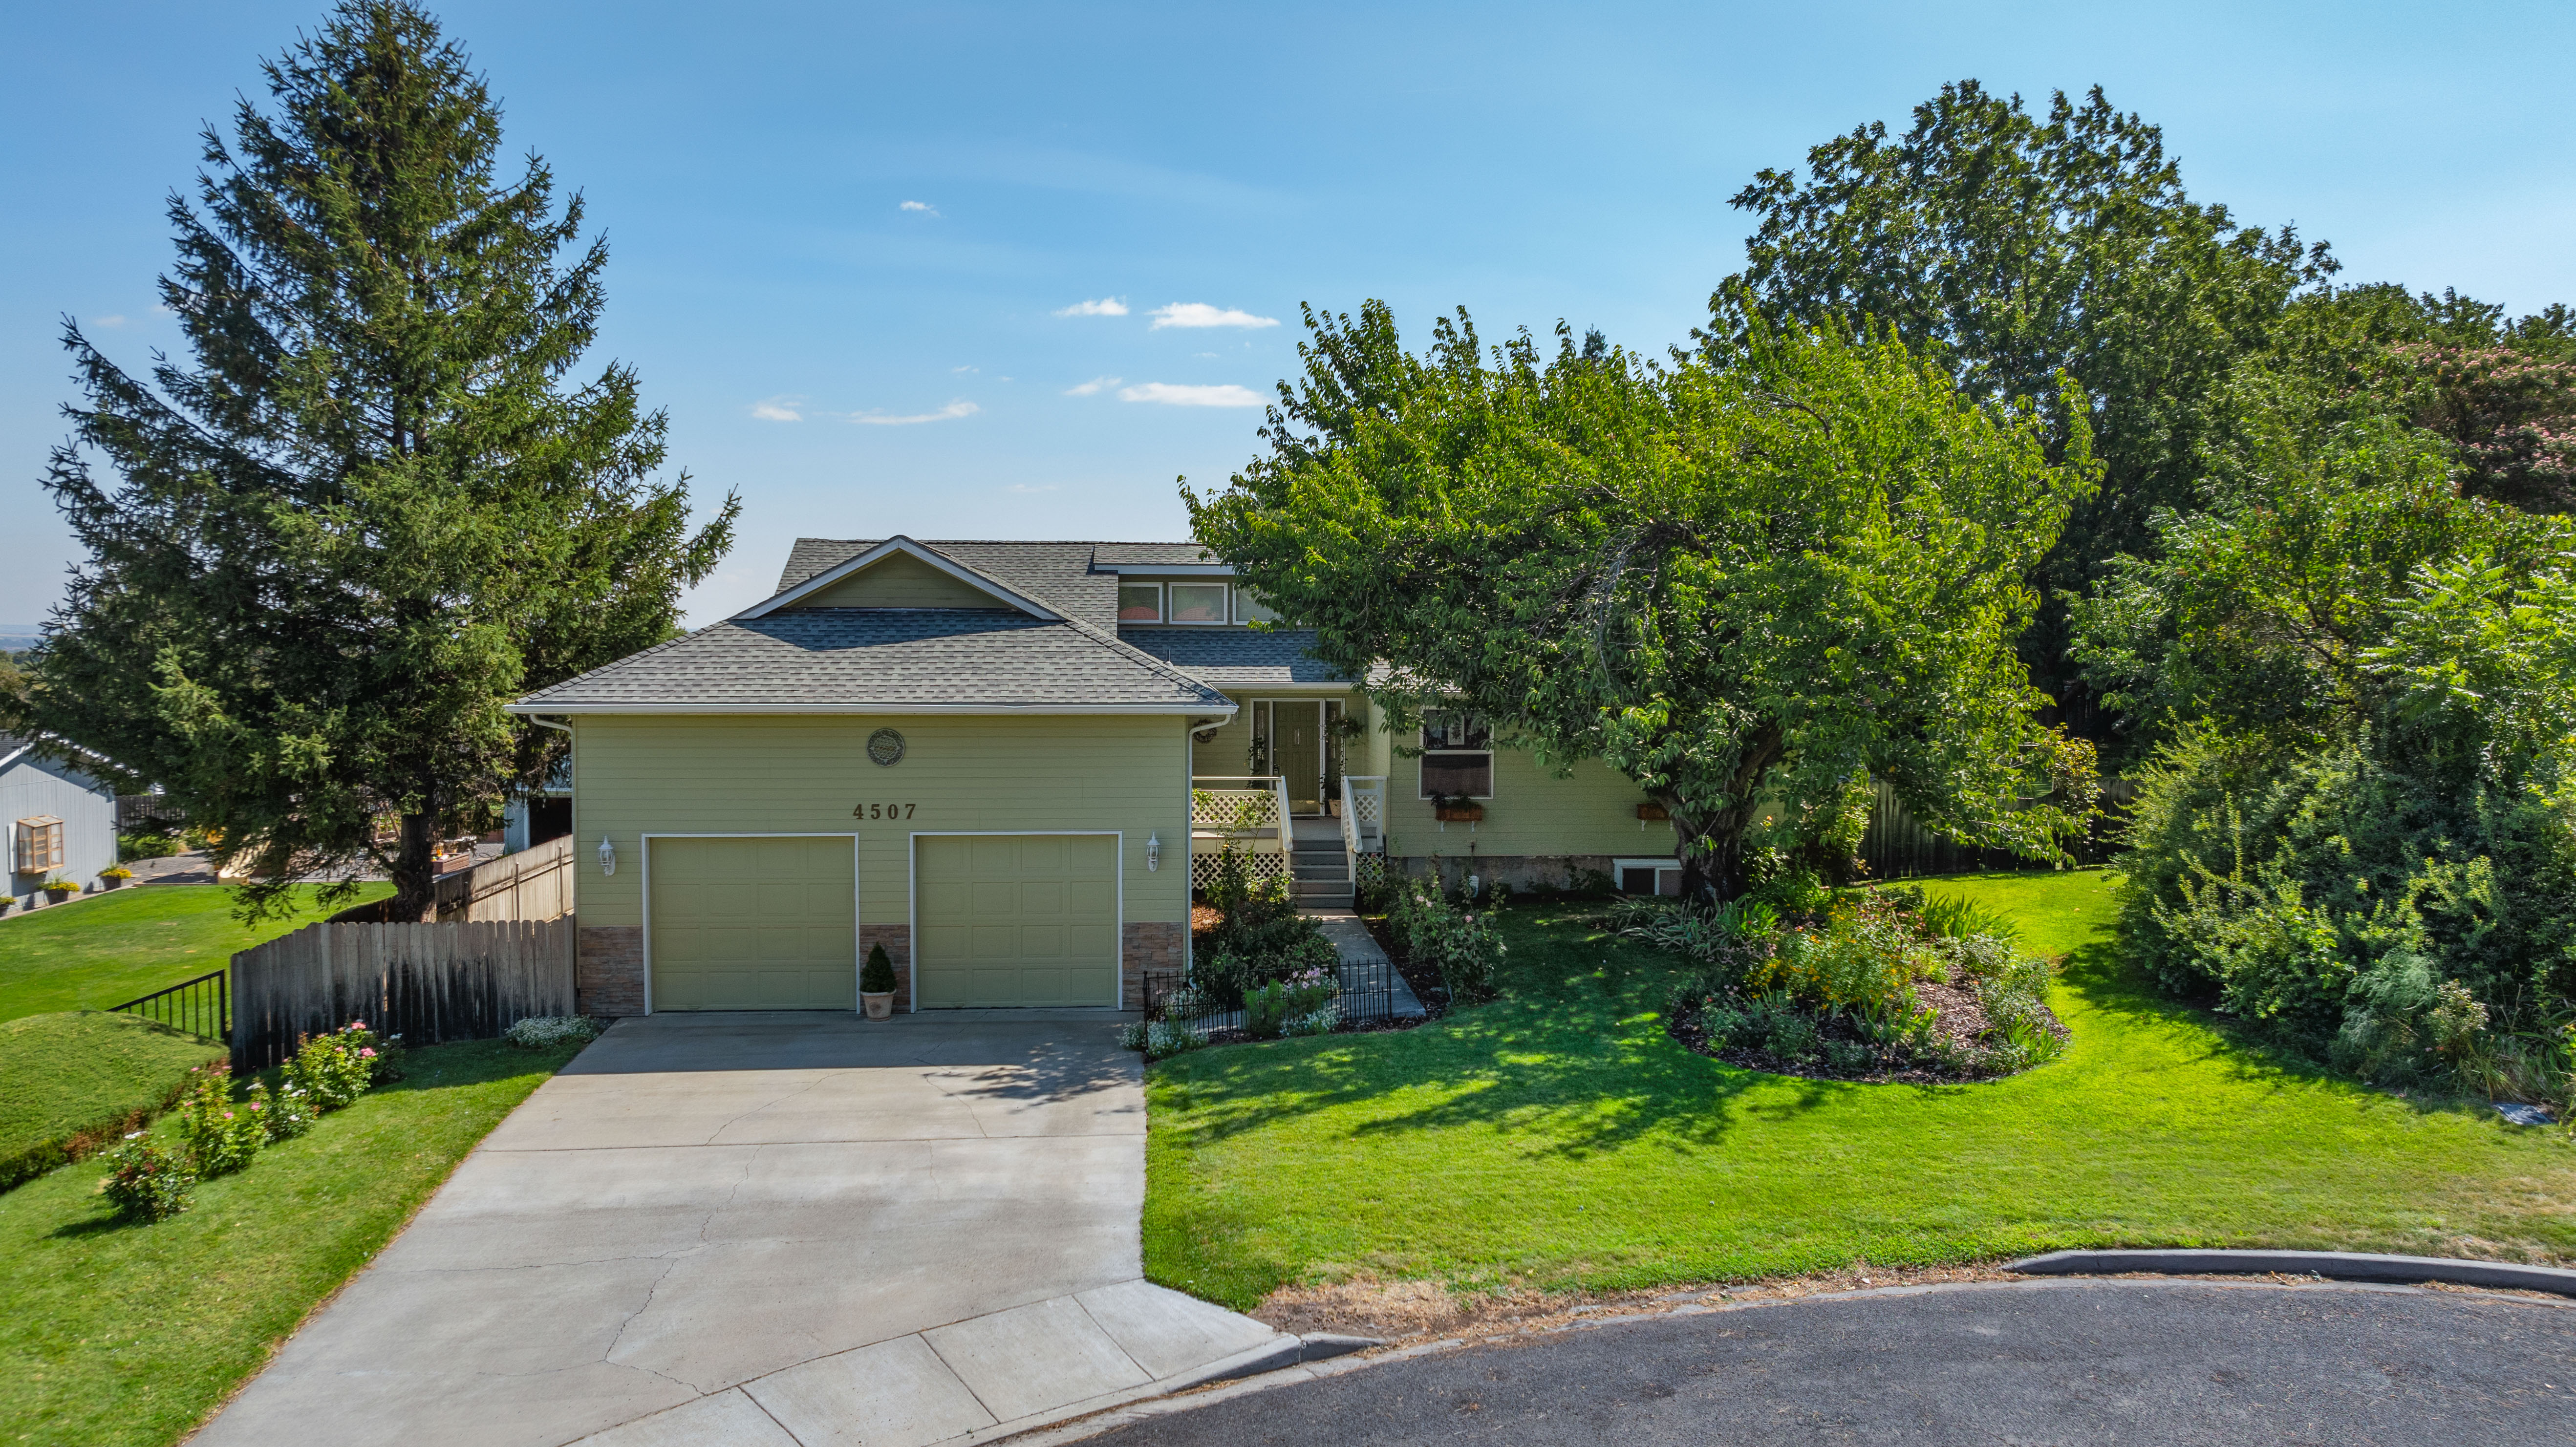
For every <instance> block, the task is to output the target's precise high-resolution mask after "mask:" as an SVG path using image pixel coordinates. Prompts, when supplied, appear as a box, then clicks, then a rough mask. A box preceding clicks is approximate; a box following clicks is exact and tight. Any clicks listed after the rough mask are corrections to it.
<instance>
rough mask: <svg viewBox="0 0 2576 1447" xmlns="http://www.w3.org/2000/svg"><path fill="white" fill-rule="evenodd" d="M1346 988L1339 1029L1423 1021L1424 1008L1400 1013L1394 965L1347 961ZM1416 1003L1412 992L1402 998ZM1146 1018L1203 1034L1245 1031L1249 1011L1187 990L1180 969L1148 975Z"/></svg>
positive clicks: (1338, 1005) (1341, 973)
mask: <svg viewBox="0 0 2576 1447" xmlns="http://www.w3.org/2000/svg"><path fill="white" fill-rule="evenodd" d="M1334 973H1335V975H1336V976H1337V977H1338V980H1339V983H1340V985H1341V990H1340V992H1339V993H1337V994H1336V995H1335V996H1334V997H1333V1010H1334V1014H1335V1028H1336V1029H1341V1030H1364V1029H1369V1028H1371V1027H1374V1026H1381V1025H1385V1024H1388V1023H1391V1022H1393V1021H1397V1020H1411V1019H1420V1018H1421V1012H1420V1010H1419V1009H1412V1010H1400V1009H1399V1008H1398V995H1397V991H1396V981H1397V979H1398V976H1397V975H1396V972H1395V965H1394V963H1393V962H1392V961H1389V960H1385V959H1378V960H1367V961H1361V960H1344V961H1343V962H1342V963H1341V966H1340V968H1339V969H1337V970H1336V971H1335V972H1334ZM1402 998H1403V1001H1404V1003H1405V1004H1408V1005H1409V1004H1411V1003H1412V996H1411V993H1410V992H1409V991H1408V992H1406V993H1405V994H1404V996H1403V997H1402ZM1145 1018H1146V1019H1148V1020H1175V1021H1178V1022H1180V1023H1182V1024H1185V1025H1187V1026H1189V1027H1190V1028H1191V1029H1193V1030H1196V1031H1198V1032H1199V1033H1201V1034H1203V1035H1206V1034H1216V1033H1218V1032H1220V1031H1229V1030H1240V1029H1242V1028H1243V1011H1242V1009H1241V1008H1240V1007H1228V1006H1226V1005H1224V1004H1222V1003H1220V1002H1219V1001H1217V1000H1216V999H1215V998H1213V997H1211V996H1208V995H1204V994H1200V993H1198V992H1197V991H1193V990H1189V989H1187V988H1185V982H1184V980H1183V978H1182V976H1181V973H1180V972H1179V971H1178V970H1157V971H1151V972H1149V973H1147V974H1146V976H1145Z"/></svg>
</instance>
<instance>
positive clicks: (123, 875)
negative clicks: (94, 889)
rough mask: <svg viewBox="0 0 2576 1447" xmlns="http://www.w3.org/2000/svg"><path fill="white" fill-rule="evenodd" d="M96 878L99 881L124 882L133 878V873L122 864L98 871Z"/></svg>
mask: <svg viewBox="0 0 2576 1447" xmlns="http://www.w3.org/2000/svg"><path fill="white" fill-rule="evenodd" d="M98 877H99V878H101V879H116V880H126V879H132V878H133V877H134V871H133V870H131V869H128V868H126V867H125V866H124V865H122V864H111V865H109V866H108V867H106V868H105V869H102V870H100V871H99V872H98Z"/></svg>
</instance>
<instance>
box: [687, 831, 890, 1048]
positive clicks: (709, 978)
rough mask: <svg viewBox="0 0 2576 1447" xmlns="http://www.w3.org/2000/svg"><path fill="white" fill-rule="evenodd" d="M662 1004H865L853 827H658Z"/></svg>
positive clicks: (801, 1007)
mask: <svg viewBox="0 0 2576 1447" xmlns="http://www.w3.org/2000/svg"><path fill="white" fill-rule="evenodd" d="M647 847H648V849H649V850H650V852H651V860H650V863H651V870H650V872H651V875H652V890H651V893H652V899H651V902H650V903H651V908H652V931H651V946H650V948H651V954H652V960H651V965H652V971H653V1008H655V1009H656V1010H850V1009H856V1008H857V1006H858V982H857V964H858V953H857V952H858V923H857V904H856V883H857V872H856V865H855V864H854V863H853V861H852V859H851V849H850V841H849V839H848V838H847V837H839V838H833V837H822V838H783V839H762V838H712V839H694V838H690V839H655V840H653V841H652V842H651V843H650V844H649V845H648V846H647Z"/></svg>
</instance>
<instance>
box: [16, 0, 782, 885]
mask: <svg viewBox="0 0 2576 1447" xmlns="http://www.w3.org/2000/svg"><path fill="white" fill-rule="evenodd" d="M264 69H265V74H266V77H267V81H268V89H269V92H270V97H271V100H272V101H273V105H272V107H271V109H270V110H269V111H266V112H263V111H262V110H261V109H259V108H258V107H257V106H256V105H254V104H253V103H252V102H250V101H247V100H245V101H243V102H242V103H241V105H240V107H239V109H238V113H237V115H236V117H235V121H234V126H233V138H232V140H231V141H230V142H229V143H227V142H226V140H225V139H224V138H223V137H222V136H221V135H219V134H218V132H217V131H216V130H215V129H214V128H212V127H209V128H208V129H207V131H206V133H205V160H206V166H207V169H206V170H205V171H204V172H202V173H200V175H199V178H198V181H199V185H198V205H196V206H192V205H190V204H189V203H188V202H187V201H186V200H184V199H182V198H180V197H178V196H175V195H174V196H173V197H172V198H171V201H170V218H171V221H172V224H173V225H174V227H175V228H176V233H177V236H176V241H177V249H178V261H177V265H176V266H175V268H174V269H173V271H172V272H171V273H170V274H169V275H167V276H165V277H164V278H163V279H162V281H161V296H162V300H163V304H164V305H165V306H166V307H167V308H168V309H169V310H170V311H171V312H173V313H175V314H176V316H177V318H178V323H179V326H180V328H181V330H182V331H183V333H184V335H185V337H186V342H187V351H188V354H189V355H188V360H186V361H184V362H183V361H178V360H170V359H161V360H159V361H158V362H157V364H156V365H155V366H154V367H153V368H152V369H151V371H150V372H149V374H148V376H140V377H139V376H136V375H133V374H129V373H128V372H126V371H124V370H123V369H121V368H120V367H118V366H117V365H116V364H115V363H114V362H112V361H110V360H109V359H108V358H107V357H106V356H105V355H103V354H102V353H100V352H99V351H98V350H97V349H96V348H95V347H93V346H92V345H91V344H90V342H89V340H88V339H87V338H86V337H84V336H83V335H82V334H81V332H80V330H79V328H78V327H77V326H76V325H72V324H70V323H66V335H65V341H66V344H67V345H68V346H69V348H70V349H71V352H72V355H73V357H74V358H75V360H76V362H77V366H78V376H79V380H80V381H81V383H82V385H83V387H84V389H85V391H86V393H87V397H88V401H87V404H86V405H85V406H82V407H76V408H70V409H67V411H68V414H69V416H70V417H71V419H72V427H73V438H72V440H71V441H70V442H69V443H67V444H66V445H65V446H64V447H62V448H61V449H60V450H58V451H57V452H56V453H55V455H54V458H53V463H52V467H51V470H50V472H49V474H48V476H47V478H46V483H47V486H48V487H49V488H50V489H51V490H52V491H53V493H54V496H55V498H56V501H57V503H58V505H59V506H60V507H61V508H62V510H63V512H64V514H65V515H66V516H67V517H68V518H69V520H70V522H71V524H72V526H73V528H74V529H75V531H76V532H77V533H78V535H79V537H80V539H81V540H82V542H83V543H84V544H86V546H87V548H88V550H89V553H90V557H89V560H88V561H87V563H86V564H85V565H83V566H82V567H80V568H79V569H78V570H77V571H76V573H75V575H74V578H73V580H72V583H71V586H70V591H69V597H68V600H67V601H66V602H65V603H64V604H63V605H62V606H61V607H60V608H59V609H58V610H57V611H56V613H55V616H54V619H53V621H52V623H51V624H50V625H49V627H48V630H47V634H46V638H45V641H44V645H43V647H42V649H41V651H40V652H39V654H38V655H37V662H36V665H35V670H34V673H35V678H36V681H37V682H36V687H35V689H34V691H33V693H32V696H31V698H30V699H29V701H28V703H27V705H26V708H25V710H24V712H25V714H26V721H27V722H29V723H31V724H32V725H33V726H34V727H36V728H38V729H41V730H44V731H46V732H49V733H51V734H53V735H56V736H58V737H59V738H61V739H63V740H67V741H69V742H71V743H73V744H77V745H80V746H82V747H84V748H87V749H90V750H94V751H96V752H97V753H100V754H103V755H105V756H107V757H108V758H110V759H112V760H114V761H115V762H116V763H117V764H118V765H120V766H122V767H123V768H124V769H125V770H126V771H127V772H129V773H130V774H132V775H133V776H135V777H137V778H141V779H150V780H153V781H157V782H159V783H160V784H162V785H163V786H164V787H165V788H166V789H167V790H168V791H169V793H170V794H171V795H172V796H173V798H174V799H175V801H176V802H177V803H179V804H180V805H181V806H182V807H183V808H184V809H185V810H186V811H187V814H188V816H189V818H190V819H191V820H193V821H194V822H195V823H197V824H199V825H201V826H204V827H206V828H207V829H208V830H209V831H211V832H212V834H213V835H214V836H215V837H216V838H217V839H218V841H219V843H218V844H217V852H218V855H219V857H220V858H221V860H222V861H223V862H224V863H225V864H226V865H228V866H233V867H236V868H239V869H242V870H246V871H247V872H248V873H249V875H250V882H249V883H248V884H247V885H246V886H245V888H244V892H243V907H244V908H245V909H246V910H248V911H249V912H251V913H253V914H257V913H260V912H262V911H265V910H267V909H269V908H272V907H274V906H275V904H276V903H277V901H278V897H279V894H280V892H281V891H282V890H283V889H284V888H285V887H286V886H287V885H288V883H289V882H291V881H293V880H295V879H297V878H299V877H311V876H315V875H320V876H322V877H325V878H330V879H334V880H336V881H339V882H340V887H341V888H342V889H343V890H344V891H345V889H346V888H347V887H349V886H348V885H347V881H349V880H351V879H353V878H355V877H356V876H357V875H359V874H361V873H372V872H379V871H381V872H383V873H386V874H389V875H390V876H391V877H392V879H393V881H394V885H395V896H394V899H395V904H394V910H395V913H396V914H397V916H398V917H406V918H419V917H421V916H422V914H423V913H424V912H425V911H426V910H427V909H428V908H429V906H430V903H431V897H432V895H431V886H432V885H433V883H434V868H435V866H434V864H433V850H434V846H435V845H436V843H437V842H438V841H439V840H440V839H441V838H443V837H453V836H455V835H457V834H460V833H479V832H481V831H482V830H483V829H485V828H488V827H490V823H491V820H492V816H493V813H494V810H495V808H496V807H497V805H498V804H499V802H500V800H501V798H502V797H503V796H504V795H505V793H506V792H507V791H508V790H509V789H510V788H511V787H512V786H513V785H514V784H524V783H527V782H530V781H533V780H536V779H538V778H541V777H542V776H543V775H544V773H545V772H546V771H547V769H548V768H549V767H551V765H552V764H553V762H554V761H555V758H556V757H557V756H558V755H559V752H560V748H561V745H560V744H559V743H557V742H556V740H557V739H559V737H560V736H559V735H556V734H553V733H547V732H541V731H538V730H535V729H531V728H529V727H527V726H525V725H523V724H517V723H514V721H513V720H512V719H511V718H510V716H509V715H508V714H506V713H505V712H504V711H503V706H504V705H505V704H506V703H507V702H508V701H509V700H510V699H511V698H512V697H514V696H516V695H518V694H520V693H522V692H524V691H526V690H528V689H530V688H534V687H540V686H543V685H545V684H547V683H550V682H553V681H556V680H559V679H562V678H564V677H567V676H570V675H572V674H574V673H578V672H580V671H582V670H584V669H587V668H591V667H595V666H597V665H599V664H602V663H605V662H607V661H609V660H611V659H614V658H617V657H620V656H622V655H624V654H626V653H629V652H632V651H634V650H636V649H638V648H642V647H645V646H648V645H650V644H653V643H656V642H659V641H661V640H662V639H664V638H666V637H668V636H669V635H670V633H671V632H672V631H673V628H674V623H675V618H676V610H677V601H678V595H679V593H680V591H681V590H682V589H683V588H685V587H686V586H688V585H689V584H691V583H693V582H695V581H697V580H698V579H700V578H702V577H703V576H705V574H706V573H707V571H708V570H709V569H710V568H711V567H713V565H714V564H715V562H716V560H717V559H718V558H719V557H720V556H721V554H722V553H723V551H724V550H725V548H726V547H727V546H728V545H729V543H730V541H731V535H732V522H733V518H734V515H735V512H736V510H737V505H736V503H735V501H734V500H733V499H732V498H730V497H729V498H727V499H726V501H725V502H724V504H723V506H722V507H721V508H719V509H718V510H717V512H716V515H715V517H714V518H713V520H712V521H710V522H708V523H706V524H705V525H704V526H702V527H698V528H696V529H695V530H692V529H691V527H690V525H689V517H688V496H687V477H686V475H685V474H683V475H682V476H680V477H678V478H675V479H671V480H668V481H658V480H656V474H657V473H658V471H659V470H660V468H661V466H662V463H663V457H664V440H663V439H664V420H663V417H662V414H660V413H658V412H654V413H647V412H644V411H643V410H642V409H641V407H640V405H639V402H638V398H637V382H636V377H635V374H634V372H633V371H632V370H630V369H628V368H626V367H623V366H620V365H616V364H610V365H608V366H606V367H605V368H603V369H602V370H600V371H599V372H597V373H596V374H594V375H592V376H590V377H589V378H588V379H587V380H579V379H575V378H574V376H573V372H574V369H575V367H576V366H577V365H578V364H579V362H580V359H581V356H582V353H583V352H584V350H585V349H586V348H587V347H588V346H589V345H590V343H591V341H592V339H593V337H594V335H595V334H596V331H597V327H598V321H599V316H600V311H601V307H602V304H603V299H604V293H603V291H602V287H601V271H602V268H603V267H604V266H605V264H606V262H607V250H606V248H605V246H604V245H603V244H602V243H601V242H599V241H598V240H596V239H594V240H592V241H591V242H590V243H589V244H588V245H587V246H580V245H579V233H580V230H581V222H582V204H581V199H580V197H579V196H578V195H575V196H573V197H572V198H570V200H569V201H568V202H566V203H565V204H563V205H562V206H560V207H558V206H557V204H556V202H555V197H554V179H553V176H552V173H551V172H550V171H549V170H548V169H547V167H546V166H545V164H544V163H543V162H542V161H541V160H538V159H536V158H534V157H530V158H529V159H528V160H527V162H526V163H525V166H524V169H521V170H520V171H518V173H517V174H515V175H507V174H504V173H503V171H502V169H501V167H500V164H499V153H500V147H501V118H500V113H499V110H498V108H497V107H496V106H495V104H494V102H493V100H492V98H491V96H490V94H489V93H488V91H487V89H486V87H485V84H484V82H483V80H482V79H481V78H480V77H479V76H477V75H476V74H475V73H474V72H473V71H472V70H471V69H470V67H469V63H468V61H467V58H466V56H465V55H464V54H463V53H462V52H461V51H460V50H459V49H458V48H457V47H456V46H455V45H454V44H453V43H451V42H449V41H447V40H445V39H444V38H442V37H441V35H440V33H439V31H438V27H437V25H436V23H435V22H434V21H433V20H432V19H431V18H430V17H429V16H428V15H426V14H424V13H423V12H422V11H420V10H419V9H417V8H415V7H414V6H412V5H410V4H408V3H401V0H351V3H348V4H344V5H342V6H341V7H340V8H339V9H337V10H335V11H334V12H332V14H331V16H330V17H329V19H328V20H327V22H326V23H325V24H323V26H322V27H321V28H320V29H319V31H318V32H317V33H316V34H314V35H313V36H312V37H310V38H309V39H306V40H304V41H302V42H301V43H299V44H297V45H296V46H295V47H294V48H293V49H292V50H291V51H289V52H288V53H287V54H286V55H285V56H284V57H283V58H281V59H278V60H276V61H273V62H270V63H268V64H267V65H266V66H265V67H264ZM200 207H202V210H200ZM568 248H571V250H570V252H569V254H568V255H567V249H568ZM94 461H103V462H104V464H105V470H106V471H107V472H108V473H110V474H112V476H111V477H108V478H105V479H102V478H101V477H100V476H98V475H96V474H94V472H93V470H92V469H93V462H94Z"/></svg>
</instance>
